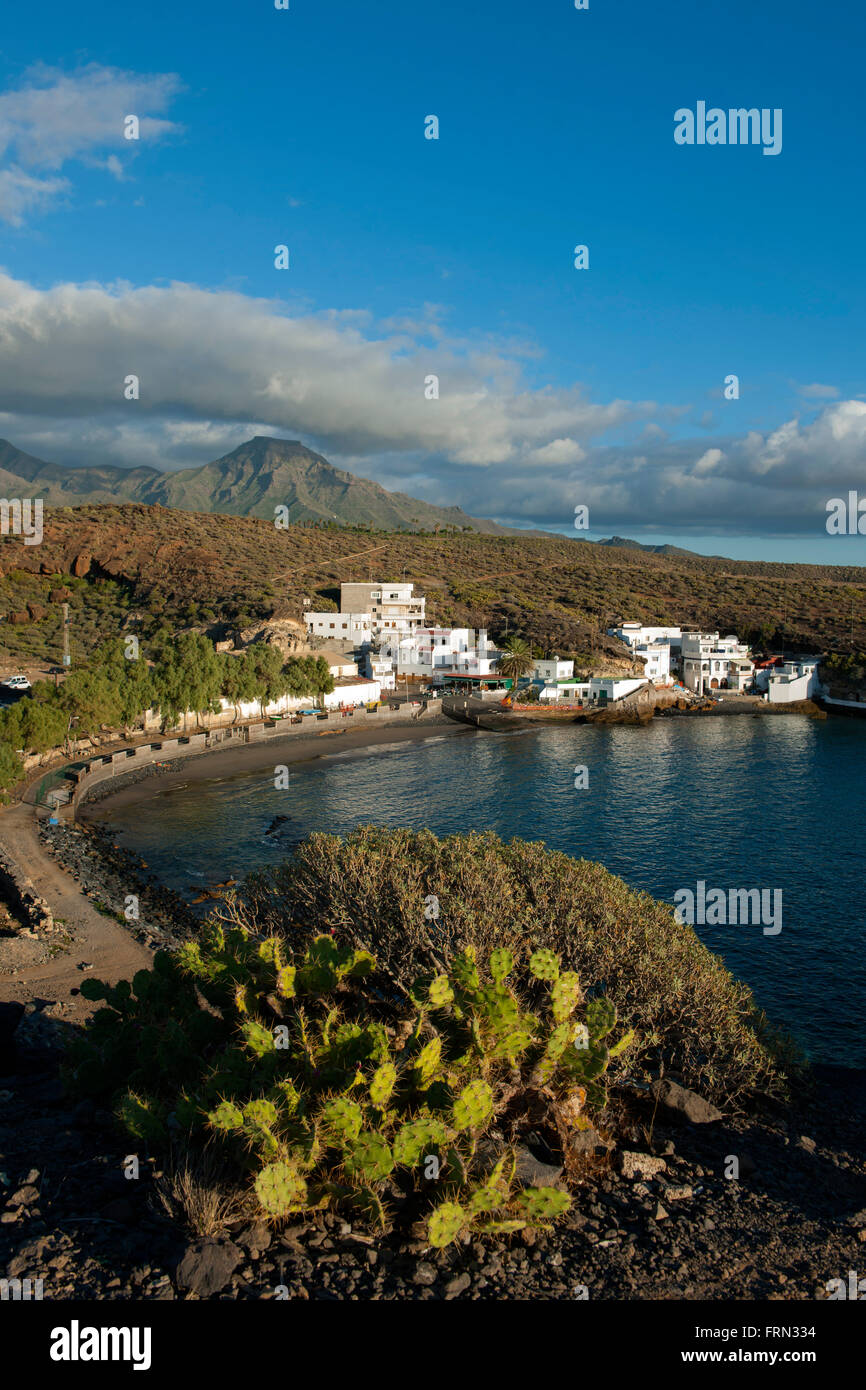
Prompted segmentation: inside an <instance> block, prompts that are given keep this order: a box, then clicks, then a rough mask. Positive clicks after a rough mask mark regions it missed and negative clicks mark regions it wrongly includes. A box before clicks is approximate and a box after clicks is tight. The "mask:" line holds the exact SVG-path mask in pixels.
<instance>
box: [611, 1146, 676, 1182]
mask: <svg viewBox="0 0 866 1390" xmlns="http://www.w3.org/2000/svg"><path fill="white" fill-rule="evenodd" d="M616 1166H617V1168H618V1169H619V1171H620V1173H621V1174H622V1176H623V1177H624V1178H628V1179H630V1180H633V1179H635V1178H655V1177H658V1175H659V1173H664V1172H666V1171H667V1166H668V1165H667V1164H666V1163H665V1161H664V1159H663V1158H655V1157H654V1155H653V1154H640V1153H633V1152H632V1151H631V1150H630V1149H622V1150H621V1151H620V1152H619V1153H618V1154H617V1156H616Z"/></svg>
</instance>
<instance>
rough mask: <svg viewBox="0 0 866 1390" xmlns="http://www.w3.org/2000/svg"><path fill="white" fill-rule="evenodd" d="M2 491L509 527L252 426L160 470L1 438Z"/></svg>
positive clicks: (425, 526) (492, 529) (363, 520)
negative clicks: (89, 459)
mask: <svg viewBox="0 0 866 1390" xmlns="http://www.w3.org/2000/svg"><path fill="white" fill-rule="evenodd" d="M0 493H2V495H3V496H5V497H24V496H28V497H29V496H33V495H36V494H38V496H40V497H41V498H42V499H43V501H44V503H45V505H46V506H64V505H72V506H79V505H82V504H85V503H113V502H141V503H146V504H148V505H150V506H161V507H173V508H176V509H177V510H179V511H184V512H214V513H216V514H218V515H230V516H257V517H262V518H264V519H265V520H267V521H271V522H272V521H273V520H274V508H275V507H277V506H284V507H287V508H288V520H289V521H290V522H293V523H297V522H303V521H336V522H337V523H338V524H343V525H359V524H364V525H367V526H373V527H375V528H376V529H377V530H382V531H421V530H424V531H432V530H434V529H435V528H436V527H444V526H456V527H458V528H459V529H461V530H462V529H464V528H467V529H469V530H471V531H480V532H484V533H485V534H489V535H508V534H511V533H510V532H509V530H508V528H507V527H505V526H500V525H498V523H497V522H495V521H485V520H479V519H478V518H477V517H471V516H467V514H466V512H464V511H462V510H461V508H460V507H435V506H433V505H432V504H431V503H429V502H421V501H419V500H418V499H417V498H414V497H409V496H407V494H406V493H403V492H387V491H386V490H385V488H383V487H380V486H379V484H378V483H374V482H372V481H371V480H370V479H369V478H359V477H356V476H355V474H354V473H346V472H344V471H343V470H342V469H340V468H335V467H334V465H333V464H332V463H329V462H328V460H327V459H326V458H323V456H322V455H321V454H316V453H314V452H313V450H312V449H308V448H307V447H306V446H305V445H304V444H301V443H300V441H299V440H297V439H274V438H271V437H270V436H268V435H261V434H258V435H256V436H255V437H254V438H253V439H249V440H247V442H246V443H245V444H241V445H240V446H239V447H238V448H237V449H233V450H232V452H231V453H229V454H225V455H224V456H223V457H222V458H218V459H215V460H214V461H213V462H212V463H205V464H202V465H201V466H200V467H198V468H182V469H180V470H178V471H176V472H162V471H160V470H159V469H156V468H121V467H116V466H113V465H110V464H105V465H99V466H96V467H85V468H67V467H64V466H63V465H61V464H57V463H46V462H45V461H44V460H43V459H38V458H34V457H33V456H32V455H31V454H26V453H23V452H22V450H20V449H17V448H16V447H15V445H14V444H10V443H9V441H8V440H5V439H2V440H0Z"/></svg>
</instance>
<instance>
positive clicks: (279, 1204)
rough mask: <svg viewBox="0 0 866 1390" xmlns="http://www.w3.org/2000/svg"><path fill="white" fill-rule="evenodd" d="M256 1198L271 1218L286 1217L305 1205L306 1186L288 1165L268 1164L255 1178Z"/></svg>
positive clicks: (295, 1170)
mask: <svg viewBox="0 0 866 1390" xmlns="http://www.w3.org/2000/svg"><path fill="white" fill-rule="evenodd" d="M256 1196H257V1197H258V1199H259V1201H260V1202H261V1204H262V1206H263V1207H264V1209H265V1211H266V1212H268V1213H269V1214H270V1215H271V1216H287V1215H288V1214H289V1212H292V1211H301V1210H303V1208H304V1206H305V1205H306V1200H307V1184H306V1183H305V1182H304V1179H303V1178H302V1177H301V1175H300V1173H299V1172H298V1171H297V1169H295V1168H293V1167H292V1166H291V1165H290V1164H288V1163H269V1164H268V1166H267V1168H263V1169H262V1171H261V1172H260V1173H259V1175H258V1177H257V1178H256Z"/></svg>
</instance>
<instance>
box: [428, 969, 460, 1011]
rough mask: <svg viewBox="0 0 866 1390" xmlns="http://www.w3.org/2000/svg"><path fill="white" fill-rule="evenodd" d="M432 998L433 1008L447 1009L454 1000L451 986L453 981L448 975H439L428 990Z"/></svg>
mask: <svg viewBox="0 0 866 1390" xmlns="http://www.w3.org/2000/svg"><path fill="white" fill-rule="evenodd" d="M427 996H428V998H429V1000H430V1007H431V1008H433V1009H445V1008H447V1006H448V1005H449V1004H450V1003H452V1002H453V999H454V991H453V989H452V988H451V981H450V980H449V979H448V976H447V975H437V976H436V978H435V980H434V981H433V982H432V984H431V985H430V988H429V990H428V991H427Z"/></svg>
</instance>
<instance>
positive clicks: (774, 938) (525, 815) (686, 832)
mask: <svg viewBox="0 0 866 1390" xmlns="http://www.w3.org/2000/svg"><path fill="white" fill-rule="evenodd" d="M864 754H866V722H863V723H860V722H857V721H854V720H845V719H828V720H826V721H822V722H812V721H810V720H807V719H804V718H799V717H796V716H790V717H778V718H761V719H753V718H748V717H727V718H707V719H703V720H701V719H671V720H656V721H655V722H654V723H653V724H651V725H650V726H649V727H647V728H644V729H641V728H628V727H625V726H608V727H603V726H596V727H587V726H576V725H567V726H562V727H560V728H556V729H543V730H533V731H530V732H523V733H515V734H508V735H497V734H490V733H467V734H466V735H464V736H461V737H459V738H449V737H442V736H438V737H437V736H436V735H435V734H431V737H430V738H429V739H428V740H426V741H425V742H423V743H415V744H402V745H399V744H394V745H381V744H380V745H379V746H377V747H375V748H371V749H369V750H361V751H355V752H351V751H347V752H345V753H341V752H339V751H336V750H335V751H334V752H332V753H328V754H326V755H325V756H323V757H321V758H319V759H318V760H316V761H315V762H312V763H309V764H302V765H294V766H292V768H291V774H290V786H289V789H288V790H287V791H276V790H275V789H274V785H273V776H272V775H271V776H266V775H265V774H264V773H255V774H245V775H243V776H239V777H233V778H230V779H226V780H222V781H213V782H205V783H201V782H199V783H195V784H190V785H188V786H183V787H178V788H175V789H173V790H171V791H166V792H164V793H161V794H160V795H159V796H157V797H155V798H154V799H153V800H149V801H147V802H144V803H142V804H141V805H140V806H128V807H123V808H117V810H116V811H113V812H112V811H111V809H110V807H109V806H106V807H105V809H104V811H103V812H102V818H103V820H104V821H105V822H106V823H107V824H110V825H111V826H112V827H113V828H114V829H115V830H116V831H117V839H118V841H119V842H120V843H121V844H123V845H125V846H126V847H128V848H130V849H133V850H135V851H136V852H138V853H140V854H141V855H142V856H143V858H144V859H145V860H146V861H147V862H148V864H149V865H150V867H151V868H152V869H153V871H154V872H155V873H157V874H158V875H159V877H161V878H162V880H163V881H164V882H166V883H167V884H168V885H169V886H171V887H173V888H175V889H177V890H178V891H180V892H181V893H183V894H184V895H186V896H191V895H192V892H194V891H195V889H196V885H200V884H210V883H215V882H218V881H222V880H224V879H226V878H229V877H242V876H243V874H244V873H245V872H246V871H248V870H249V869H250V868H253V867H255V866H257V865H261V864H267V863H273V862H276V861H277V860H279V859H281V858H283V857H284V856H285V855H286V853H287V852H289V851H290V849H291V846H292V844H293V843H294V842H296V841H297V840H298V839H300V838H302V837H303V835H304V834H306V833H308V832H309V831H312V830H327V831H335V832H345V831H347V830H349V829H350V828H351V827H352V826H355V825H357V824H360V823H364V822H372V823H376V824H380V825H394V826H397V825H403V826H412V827H422V826H429V827H430V829H432V830H433V831H435V832H436V833H437V834H439V835H444V834H448V833H449V832H453V831H464V830H470V829H479V830H480V829H491V830H495V831H496V832H497V833H498V834H499V835H501V836H503V837H506V838H510V837H511V836H513V835H517V836H520V837H523V838H526V839H532V840H544V841H545V842H546V843H547V844H548V845H549V846H550V847H551V848H553V849H558V850H564V851H565V852H566V853H567V854H571V855H575V856H579V857H585V858H589V859H597V860H600V861H601V863H603V864H604V865H605V866H606V867H607V868H608V869H610V870H611V872H613V873H615V874H618V875H620V876H621V877H622V878H623V879H625V880H626V882H627V883H629V884H630V885H632V886H633V887H635V888H641V889H645V890H646V891H647V892H649V893H652V894H653V895H654V896H655V897H658V898H662V899H665V900H666V901H668V902H673V900H674V894H675V893H676V892H677V891H678V890H679V889H682V888H692V889H695V887H696V884H697V882H698V881H699V880H703V881H704V882H705V883H706V885H707V888H708V889H709V888H711V887H720V888H724V889H729V888H762V889H771V890H772V889H781V890H782V930H781V932H779V934H778V935H766V934H764V932H763V931H762V928H761V925H760V924H754V925H749V924H746V925H734V926H700V925H697V926H696V930H697V931H698V933H699V935H700V936H701V938H702V940H703V941H704V942H705V943H706V944H707V945H708V946H709V947H710V948H711V949H712V950H713V951H716V952H718V953H719V954H720V955H722V956H723V957H724V959H725V961H726V963H727V964H728V966H729V968H730V969H731V970H732V971H733V972H734V974H736V975H738V976H739V977H740V978H741V979H743V980H745V981H746V982H747V983H748V984H749V985H750V986H751V987H752V989H753V990H754V992H755V995H756V996H757V999H758V1001H759V1003H761V1004H762V1005H763V1006H764V1008H765V1009H766V1010H767V1012H768V1013H769V1014H770V1016H771V1017H772V1018H773V1019H774V1020H776V1021H777V1022H779V1023H781V1024H783V1025H785V1026H787V1028H788V1029H789V1030H790V1031H791V1032H792V1033H793V1034H794V1035H795V1036H796V1037H797V1039H798V1040H799V1041H800V1042H801V1044H802V1045H803V1046H804V1047H805V1048H806V1050H807V1052H808V1053H809V1054H810V1055H811V1056H812V1057H813V1058H814V1059H815V1060H816V1061H823V1062H833V1063H836V1064H839V1065H842V1066H852V1067H856V1066H859V1067H862V1066H866V1026H864V1025H866V1003H864V1001H866V940H864V937H866V931H864V919H866V913H864V906H863V901H864V899H863V888H864V878H866V854H864V848H863V829H862V810H863V802H864V798H863V769H864ZM277 759H278V754H275V761H276V760H277ZM578 766H583V767H585V768H586V769H587V775H588V786H587V787H586V788H585V789H577V788H576V787H575V768H576V767H578ZM578 780H581V779H579V778H578ZM276 815H284V816H288V817H290V819H289V820H288V821H287V822H286V823H285V824H284V825H283V826H282V827H281V829H280V831H279V833H277V834H276V835H267V834H266V831H267V829H268V827H269V825H270V824H271V821H272V819H273V817H274V816H276Z"/></svg>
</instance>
